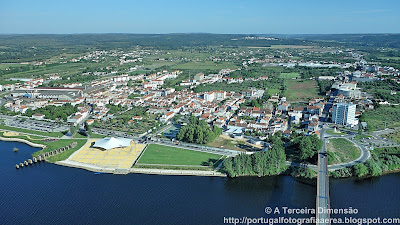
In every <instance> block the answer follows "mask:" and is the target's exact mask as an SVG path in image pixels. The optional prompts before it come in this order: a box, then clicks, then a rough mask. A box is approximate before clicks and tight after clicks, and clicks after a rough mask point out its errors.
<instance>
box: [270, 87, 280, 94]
mask: <svg viewBox="0 0 400 225" xmlns="http://www.w3.org/2000/svg"><path fill="white" fill-rule="evenodd" d="M267 92H268V94H270V95H276V94H280V93H281V90H280V89H278V88H268V89H267Z"/></svg>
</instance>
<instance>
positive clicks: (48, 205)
mask: <svg viewBox="0 0 400 225" xmlns="http://www.w3.org/2000/svg"><path fill="white" fill-rule="evenodd" d="M0 146H1V148H0V170H1V172H0V191H1V192H0V221H1V222H0V223H1V224H224V217H243V216H247V217H261V216H264V217H265V216H266V214H265V212H264V209H265V208H266V207H272V208H275V207H283V206H287V207H290V208H305V207H307V208H314V207H315V194H316V190H315V189H316V187H315V185H316V184H315V180H305V179H296V178H292V177H289V176H274V177H263V178H258V177H243V178H236V179H229V178H221V177H191V176H161V175H145V174H129V175H112V174H99V175H95V174H94V173H92V172H88V171H85V170H81V169H74V168H68V167H62V166H58V165H54V164H50V163H38V164H35V165H33V166H29V167H27V168H22V169H19V170H17V169H15V167H14V166H15V164H16V163H19V162H22V161H24V160H26V159H28V158H29V157H30V154H31V153H32V152H34V151H37V149H35V148H32V147H30V146H28V145H26V144H23V143H16V142H2V141H1V142H0ZM13 147H17V148H19V151H18V152H13V150H12V149H13ZM330 182H331V183H330V191H331V205H332V207H333V208H348V207H353V208H357V209H358V211H359V214H358V215H357V216H358V217H372V216H381V217H395V216H399V215H400V213H399V212H400V203H399V201H398V197H399V196H400V188H399V187H400V174H398V173H397V174H389V175H385V176H382V177H379V178H373V179H364V180H357V179H331V180H330ZM276 216H277V215H275V217H276ZM309 216H312V215H309Z"/></svg>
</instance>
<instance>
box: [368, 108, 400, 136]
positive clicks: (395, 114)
mask: <svg viewBox="0 0 400 225" xmlns="http://www.w3.org/2000/svg"><path fill="white" fill-rule="evenodd" d="M361 121H364V122H367V124H368V125H367V130H369V131H374V130H381V129H385V127H386V128H396V127H400V107H399V106H396V107H391V106H380V107H378V108H376V109H374V110H367V111H365V112H364V113H363V115H362V116H361Z"/></svg>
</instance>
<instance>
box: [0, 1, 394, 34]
mask: <svg viewBox="0 0 400 225" xmlns="http://www.w3.org/2000/svg"><path fill="white" fill-rule="evenodd" d="M399 10H400V0H385V1H382V0H380V1H378V0H376V1H375V0H362V1H361V0H346V1H344V0H334V1H325V0H274V1H270V0H212V1H211V0H199V1H193V0H186V1H183V0H163V1H162V0H141V1H136V0H130V1H119V0H114V1H103V0H97V1H96V0H80V1H77V0H68V1H59V0H52V1H44V0H35V1H34V0H21V1H11V0H0V33H57V34H60V33H64V34H65V33H189V32H207V33H244V34H251V33H257V34H262V33H264V34H268V33H270V34H307V33H313V34H324V33H400V25H399V22H400V13H399Z"/></svg>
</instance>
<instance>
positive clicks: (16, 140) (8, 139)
mask: <svg viewBox="0 0 400 225" xmlns="http://www.w3.org/2000/svg"><path fill="white" fill-rule="evenodd" d="M0 141H11V142H13V141H14V142H22V143H25V144H27V145H29V146H31V147H34V148H42V150H43V149H44V148H46V145H42V144H36V143H32V142H30V141H28V140H25V139H21V138H5V137H2V136H0Z"/></svg>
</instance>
